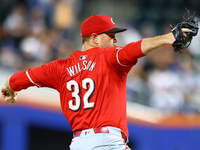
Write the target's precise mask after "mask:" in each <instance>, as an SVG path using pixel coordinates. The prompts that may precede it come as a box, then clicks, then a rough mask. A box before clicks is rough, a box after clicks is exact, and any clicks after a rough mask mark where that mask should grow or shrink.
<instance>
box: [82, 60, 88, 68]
mask: <svg viewBox="0 0 200 150" xmlns="http://www.w3.org/2000/svg"><path fill="white" fill-rule="evenodd" d="M83 65H84V67H82V69H83V70H86V69H87V61H86V60H84V61H83Z"/></svg>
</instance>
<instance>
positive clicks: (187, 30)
mask: <svg viewBox="0 0 200 150" xmlns="http://www.w3.org/2000/svg"><path fill="white" fill-rule="evenodd" d="M182 31H183V32H190V29H188V28H182Z"/></svg>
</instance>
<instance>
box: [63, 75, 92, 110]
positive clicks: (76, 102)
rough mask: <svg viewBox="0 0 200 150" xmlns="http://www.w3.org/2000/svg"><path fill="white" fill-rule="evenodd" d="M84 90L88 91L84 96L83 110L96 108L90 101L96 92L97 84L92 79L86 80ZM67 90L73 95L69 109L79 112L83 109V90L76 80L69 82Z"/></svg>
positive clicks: (83, 84)
mask: <svg viewBox="0 0 200 150" xmlns="http://www.w3.org/2000/svg"><path fill="white" fill-rule="evenodd" d="M82 88H83V89H84V90H85V91H86V93H85V94H84V96H83V104H84V106H83V110H87V109H91V108H92V107H93V106H94V102H90V99H91V96H92V95H93V94H94V91H95V82H94V81H93V80H92V79H90V78H86V79H84V80H83V81H82ZM67 89H68V90H69V91H70V92H71V94H72V100H70V101H69V109H70V110H72V111H75V112H77V111H79V110H80V107H81V98H80V93H81V88H80V86H79V84H78V83H77V82H76V81H75V80H70V81H69V82H67Z"/></svg>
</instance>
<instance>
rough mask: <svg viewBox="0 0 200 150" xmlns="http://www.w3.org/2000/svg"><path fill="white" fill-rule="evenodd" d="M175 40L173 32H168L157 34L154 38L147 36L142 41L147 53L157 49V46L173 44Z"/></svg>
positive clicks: (143, 49)
mask: <svg viewBox="0 0 200 150" xmlns="http://www.w3.org/2000/svg"><path fill="white" fill-rule="evenodd" d="M174 41H175V38H174V35H173V33H171V32H170V33H168V34H164V35H160V36H156V37H153V38H145V39H143V40H142V43H141V50H142V52H143V54H145V55H147V54H148V53H150V52H151V51H153V50H155V49H156V48H158V47H160V46H163V45H166V44H172V43H173V42H174Z"/></svg>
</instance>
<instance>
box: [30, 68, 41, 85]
mask: <svg viewBox="0 0 200 150" xmlns="http://www.w3.org/2000/svg"><path fill="white" fill-rule="evenodd" d="M26 75H27V77H28V79H29V80H30V81H31V82H32V83H33V84H35V85H36V86H37V87H39V88H40V87H41V86H40V85H38V84H37V83H35V82H33V80H32V79H31V77H30V76H29V74H28V70H26Z"/></svg>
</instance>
